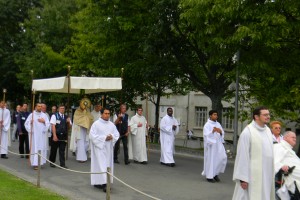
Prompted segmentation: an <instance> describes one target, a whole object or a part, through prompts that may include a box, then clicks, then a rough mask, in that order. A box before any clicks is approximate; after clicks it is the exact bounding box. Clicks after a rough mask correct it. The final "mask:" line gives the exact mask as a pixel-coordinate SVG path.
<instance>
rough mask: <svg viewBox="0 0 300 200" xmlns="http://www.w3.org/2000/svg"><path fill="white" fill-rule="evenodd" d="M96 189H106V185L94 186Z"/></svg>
mask: <svg viewBox="0 0 300 200" xmlns="http://www.w3.org/2000/svg"><path fill="white" fill-rule="evenodd" d="M94 187H95V188H98V189H103V188H104V187H106V185H105V184H103V185H94Z"/></svg>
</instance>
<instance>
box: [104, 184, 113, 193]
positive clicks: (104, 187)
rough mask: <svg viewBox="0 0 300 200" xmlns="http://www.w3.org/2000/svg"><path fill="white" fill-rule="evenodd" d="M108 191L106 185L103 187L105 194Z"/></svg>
mask: <svg viewBox="0 0 300 200" xmlns="http://www.w3.org/2000/svg"><path fill="white" fill-rule="evenodd" d="M106 190H107V188H106V184H105V185H104V187H103V192H106ZM110 190H111V188H110Z"/></svg>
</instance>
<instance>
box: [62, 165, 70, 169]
mask: <svg viewBox="0 0 300 200" xmlns="http://www.w3.org/2000/svg"><path fill="white" fill-rule="evenodd" d="M61 167H62V168H65V169H69V168H68V167H67V166H66V165H63V166H61Z"/></svg>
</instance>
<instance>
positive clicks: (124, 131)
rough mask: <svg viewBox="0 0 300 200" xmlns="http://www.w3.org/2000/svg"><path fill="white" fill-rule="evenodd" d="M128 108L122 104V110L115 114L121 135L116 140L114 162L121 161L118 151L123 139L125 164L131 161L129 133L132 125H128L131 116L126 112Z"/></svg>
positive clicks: (115, 120)
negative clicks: (128, 145)
mask: <svg viewBox="0 0 300 200" xmlns="http://www.w3.org/2000/svg"><path fill="white" fill-rule="evenodd" d="M126 110H127V109H126V105H125V104H122V105H121V106H120V112H118V113H116V114H115V116H114V122H115V125H116V127H117V129H118V131H119V133H120V137H119V139H118V141H117V142H116V144H115V148H114V162H115V163H119V161H118V153H119V149H120V140H122V143H123V150H124V160H125V165H128V164H129V163H130V162H129V159H128V147H127V142H128V141H127V136H128V134H129V131H130V130H129V129H130V127H129V126H128V125H129V118H128V114H127V113H126Z"/></svg>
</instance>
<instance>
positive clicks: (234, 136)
mask: <svg viewBox="0 0 300 200" xmlns="http://www.w3.org/2000/svg"><path fill="white" fill-rule="evenodd" d="M235 57H236V58H235V59H236V77H235V103H234V107H235V108H234V135H233V152H232V153H233V155H236V148H237V133H238V120H239V118H238V111H239V108H238V106H239V81H240V78H239V61H240V50H238V51H237V53H236V55H235Z"/></svg>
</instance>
